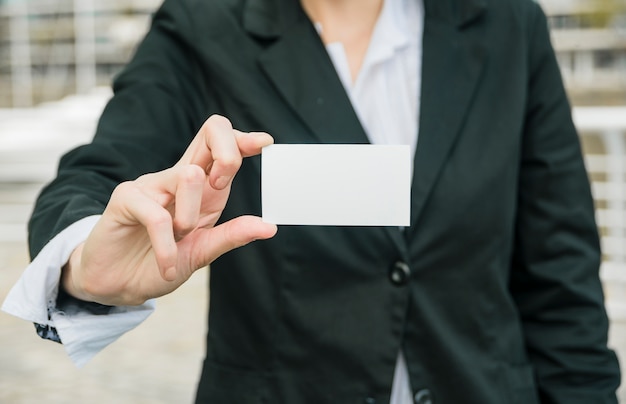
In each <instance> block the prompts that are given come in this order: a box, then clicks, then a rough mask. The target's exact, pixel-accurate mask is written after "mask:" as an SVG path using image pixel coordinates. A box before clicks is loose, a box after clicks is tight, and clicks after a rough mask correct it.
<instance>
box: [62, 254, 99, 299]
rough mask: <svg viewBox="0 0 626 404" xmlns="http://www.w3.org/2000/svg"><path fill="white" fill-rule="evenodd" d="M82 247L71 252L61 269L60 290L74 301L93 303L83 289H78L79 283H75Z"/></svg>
mask: <svg viewBox="0 0 626 404" xmlns="http://www.w3.org/2000/svg"><path fill="white" fill-rule="evenodd" d="M83 245H84V244H82V243H81V244H80V245H78V247H76V248H75V249H74V251H72V254H71V255H70V258H69V260H68V261H67V263H66V264H65V265H64V266H63V268H62V269H61V283H60V289H62V291H63V292H64V293H65V294H67V295H69V296H71V297H73V298H75V299H79V300H83V301H85V302H92V301H94V299H93V297H92V296H90V295H88V294H87V293H86V292H85V291H84V289H83V288H81V287H80V282H78V281H77V275H78V273H79V270H80V262H81V257H82V251H83Z"/></svg>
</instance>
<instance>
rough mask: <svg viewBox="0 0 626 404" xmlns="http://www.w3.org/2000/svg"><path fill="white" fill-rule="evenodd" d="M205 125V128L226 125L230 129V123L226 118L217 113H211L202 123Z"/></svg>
mask: <svg viewBox="0 0 626 404" xmlns="http://www.w3.org/2000/svg"><path fill="white" fill-rule="evenodd" d="M204 125H205V127H206V128H207V129H213V128H216V127H219V128H224V127H227V128H229V129H232V127H233V126H232V124H231V123H230V121H229V120H228V118H226V117H225V116H222V115H218V114H213V115H211V116H210V117H209V118H208V119H207V120H206V121H205V123H204Z"/></svg>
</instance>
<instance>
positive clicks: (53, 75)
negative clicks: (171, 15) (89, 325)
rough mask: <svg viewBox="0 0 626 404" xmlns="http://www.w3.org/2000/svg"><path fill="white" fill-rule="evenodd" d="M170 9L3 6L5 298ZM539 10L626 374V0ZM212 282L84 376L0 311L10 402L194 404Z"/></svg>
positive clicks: (21, 2) (556, 0)
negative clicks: (84, 146)
mask: <svg viewBox="0 0 626 404" xmlns="http://www.w3.org/2000/svg"><path fill="white" fill-rule="evenodd" d="M160 3H161V0H105V1H95V0H0V301H2V300H4V298H5V296H6V294H7V293H8V290H9V288H10V286H11V285H13V283H14V282H15V281H16V280H17V278H18V277H19V275H20V273H21V271H22V269H23V268H24V267H25V265H26V264H27V262H28V256H27V250H26V242H25V240H26V227H25V223H26V221H27V219H28V216H29V214H30V211H31V209H32V204H33V201H34V199H35V197H36V195H37V193H38V192H39V190H40V189H41V187H42V185H43V184H44V183H45V182H47V181H49V180H50V179H51V178H52V177H53V175H54V172H55V168H56V163H57V160H58V158H59V156H60V155H61V154H62V153H63V152H65V151H66V150H68V149H69V148H71V147H74V146H76V145H78V144H81V143H85V142H88V141H89V139H90V138H91V136H92V134H93V131H94V128H95V123H96V119H97V118H98V116H99V114H100V112H101V111H102V108H103V107H104V105H105V103H106V101H107V100H108V98H109V97H110V96H111V91H110V89H109V85H110V83H111V78H112V77H113V76H114V75H115V74H116V73H117V72H119V71H120V69H121V68H122V67H123V66H124V64H125V63H126V62H127V61H128V60H129V58H130V56H131V55H132V53H133V50H134V48H135V46H136V44H137V42H138V41H139V40H140V39H141V38H142V37H143V35H144V34H145V32H146V30H147V29H148V27H149V23H150V17H151V14H152V13H153V12H154V10H155V9H156V8H157V7H158V6H159V5H160ZM540 3H541V4H542V6H543V8H544V10H545V12H546V13H547V15H548V17H549V24H550V28H551V32H552V41H553V45H554V47H555V49H556V52H557V57H558V60H559V64H560V66H561V69H562V74H563V78H564V81H565V84H566V87H567V90H568V93H569V96H570V99H571V101H572V105H573V116H574V119H575V122H576V125H577V127H578V129H579V132H580V137H581V140H582V143H583V147H584V151H585V158H586V163H587V168H588V171H589V175H590V178H591V179H592V185H593V192H594V197H595V199H596V206H597V212H596V213H597V215H596V216H597V220H598V225H599V227H600V231H601V234H602V246H603V251H604V262H603V265H602V268H601V276H602V280H603V284H604V287H605V292H606V299H607V307H608V310H609V315H610V318H611V335H610V345H611V346H612V347H614V348H615V349H616V350H617V352H618V355H620V357H621V359H622V360H621V362H622V363H623V367H626V365H624V364H626V0H541V1H540ZM206 282H207V274H206V271H200V272H198V273H197V274H196V275H194V277H193V278H192V280H191V281H190V282H189V283H188V284H186V285H185V286H183V290H181V291H179V292H178V293H174V294H173V295H171V296H167V297H164V298H162V299H160V301H159V310H157V312H156V314H155V315H153V316H152V317H151V318H150V319H148V320H147V322H146V323H144V324H143V325H142V326H141V327H139V328H138V329H136V330H134V331H132V332H130V333H128V334H127V335H125V336H123V337H122V338H121V339H120V340H119V341H118V342H117V343H115V344H114V345H112V346H111V347H110V348H108V349H107V350H105V351H104V352H102V353H101V354H99V355H98V356H97V357H96V358H95V359H94V360H93V361H92V362H91V363H89V364H88V365H87V366H86V367H85V368H84V369H81V370H78V369H76V368H74V366H73V365H72V364H71V363H70V362H69V359H68V358H67V357H66V356H65V354H64V352H63V348H62V347H61V346H60V345H58V344H54V343H51V342H44V341H41V340H40V339H39V338H38V337H37V336H36V335H35V333H34V329H33V326H32V325H31V324H28V323H25V322H23V321H20V320H17V319H14V318H12V317H10V316H8V315H6V314H4V313H0V403H83V402H89V403H110V402H115V403H133V404H136V403H171V402H191V401H192V397H193V394H194V390H195V385H196V380H197V378H198V376H199V371H200V365H201V363H200V362H201V358H202V354H203V350H204V347H203V340H204V332H205V328H206V318H205V317H206V315H205V314H206V312H205V310H206V301H207V299H208V296H207V293H206ZM625 370H626V369H625ZM625 373H626V372H625ZM625 380H626V379H625ZM620 398H621V399H622V400H623V401H624V402H625V403H626V388H625V387H622V389H621V390H620Z"/></svg>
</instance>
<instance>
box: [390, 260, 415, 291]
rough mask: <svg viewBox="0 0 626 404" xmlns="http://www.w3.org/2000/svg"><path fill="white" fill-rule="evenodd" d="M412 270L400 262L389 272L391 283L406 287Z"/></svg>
mask: <svg viewBox="0 0 626 404" xmlns="http://www.w3.org/2000/svg"><path fill="white" fill-rule="evenodd" d="M410 275H411V269H409V266H408V265H407V264H405V263H404V262H402V261H398V262H396V263H395V264H393V266H392V267H391V269H390V270H389V279H390V280H391V283H393V284H394V285H397V286H402V285H405V284H406V283H407V282H408V281H409V276H410Z"/></svg>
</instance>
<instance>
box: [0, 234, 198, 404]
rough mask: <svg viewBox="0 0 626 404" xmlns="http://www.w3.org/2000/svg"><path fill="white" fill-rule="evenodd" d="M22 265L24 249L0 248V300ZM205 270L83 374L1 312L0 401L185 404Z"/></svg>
mask: <svg viewBox="0 0 626 404" xmlns="http://www.w3.org/2000/svg"><path fill="white" fill-rule="evenodd" d="M25 263H26V249H25V246H24V244H23V243H3V244H0V301H2V300H4V297H5V296H6V294H7V292H8V289H9V287H10V285H12V284H13V283H14V282H15V281H16V280H17V278H18V276H19V275H20V272H21V268H22V267H23V266H24V264H25ZM206 275H207V274H206V272H202V271H201V272H198V273H196V275H194V277H193V278H192V279H191V280H190V282H189V283H187V284H186V285H184V286H183V287H182V288H181V289H180V290H179V291H178V293H175V294H173V295H170V296H167V297H164V298H162V299H161V301H160V302H159V304H158V310H157V311H156V313H155V314H154V315H153V316H152V317H150V318H149V319H148V320H147V321H146V322H145V323H144V324H143V325H142V326H140V327H138V328H137V329H135V330H133V331H131V332H130V333H128V334H126V335H125V336H123V337H122V338H121V339H120V340H118V341H117V342H116V343H115V344H113V345H111V346H110V347H109V348H108V349H106V350H104V351H103V352H102V353H101V354H100V355H98V356H97V357H96V358H95V359H94V360H93V361H92V362H90V363H89V364H87V365H86V366H85V367H84V368H83V369H77V368H75V367H74V365H73V364H72V363H71V362H70V360H69V359H68V357H67V356H66V355H65V352H64V350H63V347H62V346H61V345H58V344H56V343H53V342H49V341H42V340H41V339H39V337H37V336H36V334H35V333H34V329H33V326H32V325H31V324H29V323H26V322H24V321H21V320H18V319H15V318H13V317H11V316H9V315H7V314H5V313H0V403H2V404H9V403H10V404H30V403H33V404H35V403H37V404H41V403H44V404H73V403H90V404H98V403H103V404H104V403H119V404H124V403H128V404H144V403H145V404H152V403H190V402H192V400H193V395H194V391H195V385H196V380H197V378H198V375H199V370H200V365H201V358H202V357H203V352H204V348H203V346H204V342H203V340H204V331H205V327H206V320H205V313H206V311H205V308H206V299H207V293H206V280H207V276H206Z"/></svg>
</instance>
